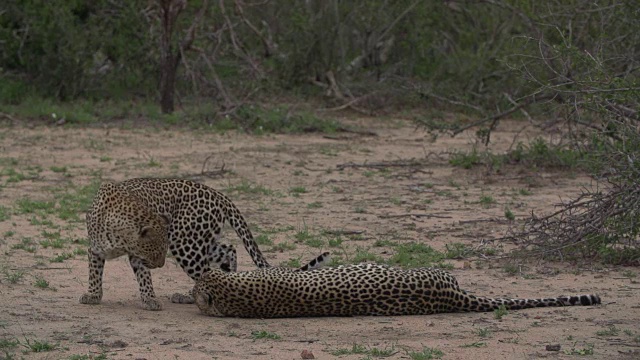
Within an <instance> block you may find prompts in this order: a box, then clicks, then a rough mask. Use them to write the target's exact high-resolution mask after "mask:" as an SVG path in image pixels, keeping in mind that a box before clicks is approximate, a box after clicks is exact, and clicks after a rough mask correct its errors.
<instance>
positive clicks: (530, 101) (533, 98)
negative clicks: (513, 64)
mask: <svg viewBox="0 0 640 360" xmlns="http://www.w3.org/2000/svg"><path fill="white" fill-rule="evenodd" d="M556 96H557V95H556V94H546V95H537V94H534V95H532V96H529V97H527V98H525V99H524V100H522V101H521V102H520V103H518V104H517V105H515V106H513V107H511V108H509V109H508V110H505V111H503V112H500V113H498V114H495V115H492V116H489V117H486V118H484V119H481V120H478V121H476V122H473V123H471V124H469V125H465V126H463V127H461V128H458V129H456V130H455V131H453V134H452V135H453V136H456V135H458V134H460V133H461V132H463V131H465V130H468V129H471V128H473V127H476V126H479V125H483V124H485V123H488V122H490V121H491V122H495V121H497V120H500V119H502V118H504V117H506V116H509V115H511V114H513V113H514V112H516V111H518V110H520V109H522V108H523V107H525V106H529V105H531V104H533V103H536V102H541V101H547V100H551V99H554V98H555V97H556ZM494 126H495V124H494Z"/></svg>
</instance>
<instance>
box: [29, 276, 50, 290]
mask: <svg viewBox="0 0 640 360" xmlns="http://www.w3.org/2000/svg"><path fill="white" fill-rule="evenodd" d="M33 286H35V287H37V288H40V289H48V288H49V282H48V281H47V280H45V279H44V278H43V277H39V276H38V277H36V281H35V282H34V283H33Z"/></svg>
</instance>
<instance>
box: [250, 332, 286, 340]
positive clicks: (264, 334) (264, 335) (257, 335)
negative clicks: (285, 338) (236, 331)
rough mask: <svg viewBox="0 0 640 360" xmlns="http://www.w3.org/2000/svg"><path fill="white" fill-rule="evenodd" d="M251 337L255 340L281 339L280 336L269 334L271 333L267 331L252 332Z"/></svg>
mask: <svg viewBox="0 0 640 360" xmlns="http://www.w3.org/2000/svg"><path fill="white" fill-rule="evenodd" d="M251 337H252V338H253V339H254V340H256V339H271V340H279V339H280V335H278V334H276V333H272V332H269V331H265V330H260V331H252V332H251Z"/></svg>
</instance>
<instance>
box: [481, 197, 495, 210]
mask: <svg viewBox="0 0 640 360" xmlns="http://www.w3.org/2000/svg"><path fill="white" fill-rule="evenodd" d="M479 202H480V205H482V206H483V207H485V208H487V207H490V206H491V205H493V204H495V203H496V199H494V198H493V196H491V195H482V196H480V201H479Z"/></svg>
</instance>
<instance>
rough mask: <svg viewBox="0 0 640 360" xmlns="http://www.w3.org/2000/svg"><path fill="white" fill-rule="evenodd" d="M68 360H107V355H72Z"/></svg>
mask: <svg viewBox="0 0 640 360" xmlns="http://www.w3.org/2000/svg"><path fill="white" fill-rule="evenodd" d="M67 360H107V355H106V354H100V355H96V356H93V355H71V356H69V357H68V358H67Z"/></svg>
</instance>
